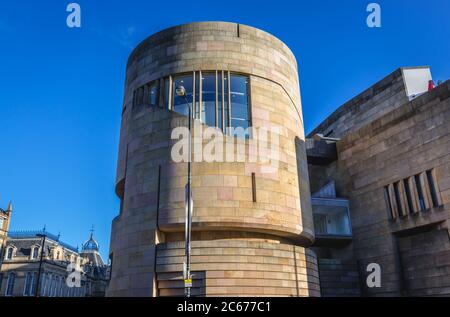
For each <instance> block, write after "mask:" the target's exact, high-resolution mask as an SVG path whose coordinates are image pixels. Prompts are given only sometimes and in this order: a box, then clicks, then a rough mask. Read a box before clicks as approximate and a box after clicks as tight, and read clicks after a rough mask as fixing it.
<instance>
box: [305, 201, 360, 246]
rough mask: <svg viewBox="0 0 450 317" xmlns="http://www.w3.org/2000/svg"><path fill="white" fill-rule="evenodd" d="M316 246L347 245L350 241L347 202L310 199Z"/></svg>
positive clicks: (350, 229)
mask: <svg viewBox="0 0 450 317" xmlns="http://www.w3.org/2000/svg"><path fill="white" fill-rule="evenodd" d="M312 207H313V214H314V229H315V232H316V244H317V245H319V244H326V245H329V244H330V243H333V244H336V243H337V244H339V243H344V244H345V243H347V242H349V241H351V239H352V226H351V221H350V209H349V202H348V200H346V199H339V198H312Z"/></svg>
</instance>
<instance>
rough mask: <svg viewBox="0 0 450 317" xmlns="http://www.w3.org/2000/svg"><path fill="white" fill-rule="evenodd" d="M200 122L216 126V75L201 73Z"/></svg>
mask: <svg viewBox="0 0 450 317" xmlns="http://www.w3.org/2000/svg"><path fill="white" fill-rule="evenodd" d="M202 121H203V123H205V124H206V125H209V126H212V127H215V126H216V74H215V73H202Z"/></svg>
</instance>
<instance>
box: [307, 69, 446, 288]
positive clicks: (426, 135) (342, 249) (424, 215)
mask: <svg viewBox="0 0 450 317" xmlns="http://www.w3.org/2000/svg"><path fill="white" fill-rule="evenodd" d="M431 80H432V78H431V72H430V69H429V68H428V67H410V68H401V69H398V70H396V71H395V72H393V73H392V74H390V75H389V76H387V77H386V78H384V79H383V80H381V81H379V82H378V83H376V84H375V85H373V86H372V87H370V88H369V89H367V90H366V91H364V92H363V93H361V94H360V95H358V96H356V97H355V98H353V99H352V100H350V101H349V102H347V103H346V104H344V105H343V106H341V107H340V108H339V109H337V110H336V112H335V113H333V114H332V115H331V116H330V117H328V118H327V119H326V120H325V121H324V122H323V123H322V124H320V125H319V126H318V127H317V128H316V129H315V130H314V131H313V132H312V133H311V134H310V135H309V137H310V139H308V150H307V152H308V162H309V175H310V181H311V192H312V193H313V194H312V196H313V198H312V204H313V210H314V218H315V225H316V241H315V248H314V249H315V251H316V253H317V255H318V258H319V267H320V277H321V286H322V295H324V296H337V295H363V296H450V240H449V229H450V227H449V224H450V221H449V219H450V124H449V121H450V120H449V119H450V98H449V97H450V81H447V82H445V83H440V84H439V85H438V86H437V87H435V88H434V86H433V82H432V81H431ZM430 81H431V82H430ZM348 207H349V208H350V209H349V208H348ZM349 211H350V212H349ZM348 215H350V217H348ZM370 263H376V264H379V265H380V268H381V287H374V288H368V287H367V284H366V277H367V276H368V274H369V273H368V272H367V266H368V265H369V264H370ZM358 276H359V278H358Z"/></svg>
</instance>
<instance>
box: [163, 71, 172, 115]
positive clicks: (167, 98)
mask: <svg viewBox="0 0 450 317" xmlns="http://www.w3.org/2000/svg"><path fill="white" fill-rule="evenodd" d="M171 91H172V90H171V88H170V77H167V78H165V79H164V108H165V109H170V92H171Z"/></svg>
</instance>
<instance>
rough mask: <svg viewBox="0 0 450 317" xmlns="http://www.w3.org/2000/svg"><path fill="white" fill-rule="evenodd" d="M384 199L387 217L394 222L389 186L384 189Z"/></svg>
mask: <svg viewBox="0 0 450 317" xmlns="http://www.w3.org/2000/svg"><path fill="white" fill-rule="evenodd" d="M384 197H385V199H386V204H387V206H388V210H389V216H390V217H391V220H395V213H394V208H393V207H392V204H391V195H390V194H389V186H385V187H384Z"/></svg>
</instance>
